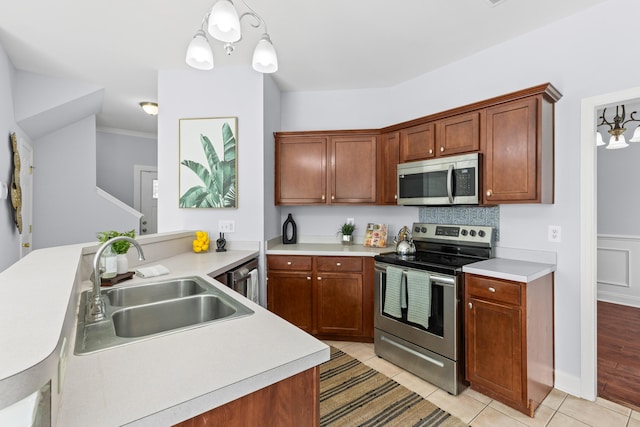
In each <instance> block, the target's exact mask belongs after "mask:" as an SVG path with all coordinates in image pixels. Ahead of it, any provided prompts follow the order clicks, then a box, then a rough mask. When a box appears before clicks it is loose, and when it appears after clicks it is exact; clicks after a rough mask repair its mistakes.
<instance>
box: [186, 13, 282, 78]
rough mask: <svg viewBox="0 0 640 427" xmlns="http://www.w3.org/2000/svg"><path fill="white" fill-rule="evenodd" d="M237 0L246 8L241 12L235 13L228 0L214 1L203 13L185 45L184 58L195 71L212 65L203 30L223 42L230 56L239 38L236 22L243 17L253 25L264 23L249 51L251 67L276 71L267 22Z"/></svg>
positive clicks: (211, 54)
mask: <svg viewBox="0 0 640 427" xmlns="http://www.w3.org/2000/svg"><path fill="white" fill-rule="evenodd" d="M240 1H241V2H242V4H243V5H244V7H245V8H246V9H247V11H246V12H244V13H242V14H241V15H238V11H237V10H236V8H235V6H234V5H233V2H232V1H231V0H218V1H217V2H216V3H215V4H214V5H213V7H212V8H211V10H210V11H209V12H208V13H207V14H206V15H205V16H204V18H203V19H202V25H201V27H200V29H199V30H198V31H196V34H195V35H194V36H193V39H191V42H190V43H189V47H188V48H187V57H186V61H187V64H188V65H189V66H190V67H193V68H196V69H198V70H211V69H212V68H213V52H212V51H211V46H210V45H209V40H208V38H207V33H208V34H209V35H210V36H211V37H213V38H214V39H216V40H219V41H221V42H223V43H224V51H225V52H226V54H227V55H231V54H232V53H233V51H234V49H235V43H238V42H239V41H240V40H241V39H242V30H241V28H240V22H241V21H242V20H243V19H245V18H246V19H249V24H250V25H251V26H252V27H253V28H259V27H260V26H261V25H262V26H264V33H263V34H262V37H261V38H260V40H259V41H258V44H257V45H256V48H255V50H254V51H253V60H252V65H253V69H254V70H256V71H259V72H261V73H275V72H276V71H278V57H277V55H276V50H275V48H274V47H273V44H272V43H271V39H270V38H269V34H268V32H267V24H266V23H265V22H264V20H263V19H262V18H261V17H260V16H259V15H258V14H257V13H256V12H254V11H253V9H251V8H250V7H249V6H248V5H247V3H246V2H245V1H244V0H240ZM205 28H206V32H205Z"/></svg>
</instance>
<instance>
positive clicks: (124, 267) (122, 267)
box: [116, 254, 129, 274]
mask: <svg viewBox="0 0 640 427" xmlns="http://www.w3.org/2000/svg"><path fill="white" fill-rule="evenodd" d="M116 264H117V265H118V268H117V273H118V274H124V273H126V272H127V271H129V259H128V258H127V254H118V255H116Z"/></svg>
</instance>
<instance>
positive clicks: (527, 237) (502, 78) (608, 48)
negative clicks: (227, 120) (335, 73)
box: [282, 0, 640, 395]
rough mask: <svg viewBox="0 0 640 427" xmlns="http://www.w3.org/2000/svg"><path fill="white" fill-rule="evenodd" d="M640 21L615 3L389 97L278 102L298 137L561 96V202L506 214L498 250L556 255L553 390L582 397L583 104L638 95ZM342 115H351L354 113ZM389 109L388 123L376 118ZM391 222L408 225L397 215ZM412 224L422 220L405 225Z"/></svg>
mask: <svg viewBox="0 0 640 427" xmlns="http://www.w3.org/2000/svg"><path fill="white" fill-rule="evenodd" d="M612 10H615V11H624V13H620V14H618V15H617V20H616V28H617V29H616V36H615V38H616V40H622V41H625V42H621V43H611V39H610V38H608V37H603V36H602V32H601V31H594V30H593V29H594V28H601V26H602V16H608V15H609V14H610V13H611V11H612ZM639 15H640V3H638V2H637V1H634V0H611V1H608V2H605V3H603V4H601V5H599V6H595V7H593V8H591V9H588V10H587V11H585V12H583V13H580V14H578V15H575V16H573V17H570V18H567V19H564V20H562V21H559V22H557V23H555V24H552V25H549V26H547V27H545V28H542V29H540V30H537V31H534V32H531V33H529V34H526V35H524V36H522V37H519V38H516V39H513V40H510V41H507V42H505V43H503V44H501V45H499V46H496V47H494V48H491V49H487V50H485V51H482V52H479V53H478V54H476V55H473V56H471V57H469V58H466V59H463V60H461V61H459V62H457V63H454V64H451V65H449V66H446V67H443V68H441V69H439V70H436V71H434V72H431V73H428V74H425V75H423V76H421V77H419V78H417V79H414V80H412V81H408V82H405V83H403V84H401V85H398V86H396V87H394V88H391V89H389V90H387V89H385V90H372V91H345V92H325V93H320V92H310V93H294V94H289V93H285V94H283V97H282V100H283V106H282V116H283V130H297V129H334V128H358V127H381V126H384V125H387V124H390V123H395V122H399V121H404V120H409V119H412V118H415V117H419V116H422V115H425V114H429V113H433V112H437V111H442V110H446V109H449V108H452V107H455V106H459V105H464V104H468V103H471V102H474V101H480V100H482V99H486V98H490V97H493V96H497V95H501V94H504V93H508V92H512V91H516V90H519V89H522V88H526V87H530V86H534V85H537V84H540V83H545V82H551V83H553V84H554V85H555V86H556V87H557V88H558V89H559V90H560V92H561V93H563V95H564V96H563V98H562V99H561V100H560V101H559V102H558V104H557V105H556V114H555V119H556V122H555V143H556V146H555V161H556V168H555V197H556V202H555V204H554V205H515V206H511V205H504V206H502V207H501V210H500V212H501V221H500V227H501V229H500V236H501V242H500V246H504V247H517V248H525V249H536V250H546V251H556V252H557V259H558V265H557V272H556V275H555V303H556V307H555V316H556V317H555V319H556V328H555V338H556V345H555V349H556V386H557V387H558V388H560V389H563V390H566V391H569V392H571V393H573V394H576V395H579V394H580V384H581V378H580V375H581V372H580V366H581V363H580V361H581V355H580V293H581V286H580V269H581V266H580V259H579V254H580V221H579V219H580V210H579V202H580V200H579V192H580V183H579V176H580V165H579V144H581V143H593V141H580V136H579V135H580V102H581V100H582V98H586V97H590V96H594V95H598V94H602V93H608V92H614V91H618V90H621V89H624V88H628V87H634V86H637V85H638V81H639V80H638V77H637V72H636V70H637V69H638V67H639V66H640V57H638V56H637V55H633V54H630V53H629V51H628V49H627V48H626V46H628V44H627V43H628V42H630V41H632V40H635V38H636V31H635V28H636V24H637V23H636V21H637V16H639ZM595 52H606V57H607V58H624V61H623V62H624V64H623V65H622V66H620V67H617V68H616V72H615V74H614V75H612V73H610V72H607V71H606V67H605V68H603V66H602V65H603V64H602V63H601V62H598V61H596V59H595V58H596V56H595V55H594V53H595ZM372 100H375V102H372ZM341 105H347V106H348V111H345V109H344V108H342V107H341ZM383 107H384V108H386V110H384V111H386V115H387V116H388V117H389V120H383V119H381V117H380V115H381V111H383V110H381V108H383ZM307 113H308V114H307ZM594 114H595V113H594ZM299 209H304V208H299ZM361 209H362V210H360V209H358V210H357V211H354V212H356V213H354V215H356V214H359V213H360V212H362V213H363V214H364V213H365V212H366V214H367V215H370V216H376V217H380V218H383V217H385V216H387V214H388V212H387V208H381V207H371V208H368V209H365V208H361ZM302 212H303V216H304V223H305V224H307V225H306V226H308V227H310V228H311V227H314V226H313V224H316V223H317V224H320V226H321V227H322V229H319V228H317V231H316V230H311V233H316V232H317V233H320V234H325V233H326V230H325V229H328V224H327V222H326V218H325V217H324V215H325V213H326V212H325V211H324V210H321V211H317V212H315V211H314V210H312V209H308V210H304V211H302ZM283 214H285V212H284V211H283ZM294 217H295V215H294ZM389 218H391V220H398V219H400V218H402V219H404V217H402V216H400V215H398V216H396V215H395V214H393V215H391V214H389ZM415 219H417V215H409V216H408V217H407V220H408V221H411V220H415ZM391 220H390V222H391ZM548 225H559V226H561V227H562V242H561V243H555V244H552V243H549V242H547V241H546V235H547V226H548Z"/></svg>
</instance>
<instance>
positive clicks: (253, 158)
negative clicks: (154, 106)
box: [158, 67, 265, 242]
mask: <svg viewBox="0 0 640 427" xmlns="http://www.w3.org/2000/svg"><path fill="white" fill-rule="evenodd" d="M158 103H159V104H160V105H162V111H161V113H160V114H159V115H158V180H159V194H158V231H159V232H164V231H172V230H185V229H187V230H189V229H200V230H206V231H208V232H209V233H210V234H211V236H214V235H217V233H218V221H219V220H234V221H235V229H236V231H235V233H227V234H225V238H226V239H227V240H228V241H230V242H231V241H233V240H238V241H262V239H263V225H262V222H263V220H262V215H263V212H264V209H263V191H264V186H263V182H262V181H263V176H264V162H263V156H264V147H263V138H264V131H265V126H264V118H263V105H264V104H263V79H262V75H261V74H260V73H256V72H255V71H253V70H252V69H251V68H250V67H225V68H216V69H214V70H212V71H197V70H161V71H160V72H159V74H158ZM230 116H235V117H237V118H238V135H237V145H238V180H237V183H238V189H237V191H238V198H239V199H238V207H237V209H180V208H179V207H178V197H179V196H178V173H179V141H178V139H179V138H178V126H179V120H180V119H181V118H206V117H230Z"/></svg>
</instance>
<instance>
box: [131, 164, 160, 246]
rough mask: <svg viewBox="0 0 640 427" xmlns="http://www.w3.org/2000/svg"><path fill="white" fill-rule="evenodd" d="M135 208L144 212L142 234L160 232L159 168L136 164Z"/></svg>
mask: <svg viewBox="0 0 640 427" xmlns="http://www.w3.org/2000/svg"><path fill="white" fill-rule="evenodd" d="M133 170H134V177H133V181H134V184H133V208H134V209H136V210H137V211H139V212H140V213H142V218H141V219H140V234H141V235H144V234H154V233H157V232H158V168H157V167H155V166H141V165H134V167H133Z"/></svg>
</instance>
